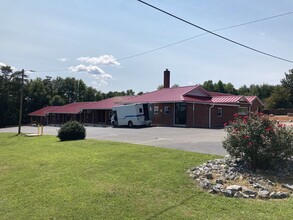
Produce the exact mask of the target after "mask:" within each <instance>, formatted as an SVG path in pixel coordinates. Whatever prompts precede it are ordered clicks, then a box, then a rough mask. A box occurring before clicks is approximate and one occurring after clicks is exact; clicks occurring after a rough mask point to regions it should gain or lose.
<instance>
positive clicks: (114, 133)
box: [0, 126, 227, 156]
mask: <svg viewBox="0 0 293 220" xmlns="http://www.w3.org/2000/svg"><path fill="white" fill-rule="evenodd" d="M21 129H22V130H21V131H22V132H23V133H30V134H36V133H38V128H37V127H33V126H22V128H21ZM58 129H59V127H54V126H44V135H57V132H58ZM17 131H18V128H17V127H10V128H1V129H0V132H14V133H17ZM86 133H87V135H86V138H87V139H97V140H110V141H119V142H126V143H133V144H141V145H148V146H155V147H163V148H171V149H178V150H184V151H191V152H199V153H206V154H215V155H221V156H224V155H227V152H226V151H225V149H224V148H223V147H222V141H223V140H224V138H225V135H226V133H225V131H224V129H200V128H179V127H144V128H112V127H90V126H87V127H86Z"/></svg>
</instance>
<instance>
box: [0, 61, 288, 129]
mask: <svg viewBox="0 0 293 220" xmlns="http://www.w3.org/2000/svg"><path fill="white" fill-rule="evenodd" d="M21 77H22V72H21V71H16V72H13V71H12V68H11V67H10V66H1V71H0V127H5V126H9V125H15V124H17V122H18V117H19V105H20V89H21V87H22V80H21ZM178 86H179V85H178V84H174V85H173V86H172V87H178ZM202 86H203V87H204V88H205V89H206V90H208V91H211V92H221V93H229V94H235V95H245V96H247V95H256V96H258V97H259V98H260V99H261V100H262V101H263V102H264V103H265V109H276V108H289V107H293V69H292V70H289V72H288V73H285V77H284V78H283V79H282V80H281V82H280V85H268V84H262V85H255V84H252V85H250V86H249V87H248V86H246V85H243V86H241V87H240V88H239V89H235V87H234V85H233V84H231V83H223V82H222V81H221V80H220V81H218V82H217V83H213V81H212V80H208V81H205V82H204V83H203V84H202ZM160 88H161V87H160V86H158V89H160ZM23 91H24V96H23V123H28V122H29V118H28V116H27V115H28V114H29V113H31V112H33V111H36V110H38V109H40V108H42V107H45V106H60V105H64V104H68V103H72V102H88V101H100V100H102V99H107V98H112V97H115V96H126V95H127V96H131V95H135V92H134V91H133V90H132V89H128V90H126V91H109V92H107V93H104V92H101V91H98V90H96V89H95V88H93V87H90V86H87V85H86V84H85V83H84V82H83V81H82V80H77V79H75V78H73V77H66V78H62V77H56V78H52V77H50V76H46V77H45V78H44V79H42V78H36V79H29V78H28V77H27V76H25V77H24V81H23ZM141 94H143V92H139V93H138V94H137V95H141Z"/></svg>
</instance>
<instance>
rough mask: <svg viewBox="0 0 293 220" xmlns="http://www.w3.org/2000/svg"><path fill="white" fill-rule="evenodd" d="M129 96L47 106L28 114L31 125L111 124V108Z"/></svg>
mask: <svg viewBox="0 0 293 220" xmlns="http://www.w3.org/2000/svg"><path fill="white" fill-rule="evenodd" d="M127 98H129V96H118V97H113V98H109V99H105V100H101V101H97V102H74V103H70V104H67V105H63V106H47V107H44V108H42V109H39V110H37V111H34V112H32V113H30V114H28V115H29V116H31V123H32V124H43V125H48V124H51V125H60V124H63V123H65V122H66V121H69V120H76V121H79V122H81V123H83V124H87V125H93V126H94V125H98V124H102V125H109V124H111V121H110V120H111V111H112V107H114V106H117V105H119V103H120V102H121V101H124V100H126V99H127Z"/></svg>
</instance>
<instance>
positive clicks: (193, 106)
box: [29, 69, 263, 128]
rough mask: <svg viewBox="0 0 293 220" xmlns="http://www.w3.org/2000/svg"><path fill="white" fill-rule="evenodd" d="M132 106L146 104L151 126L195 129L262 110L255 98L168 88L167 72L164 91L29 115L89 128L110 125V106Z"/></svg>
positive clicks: (38, 121)
mask: <svg viewBox="0 0 293 220" xmlns="http://www.w3.org/2000/svg"><path fill="white" fill-rule="evenodd" d="M135 103H148V104H149V106H150V109H149V110H150V113H151V116H152V124H153V125H156V126H180V127H197V128H220V127H223V125H224V123H226V122H228V121H230V120H233V115H234V114H235V113H238V114H239V115H247V114H248V113H249V112H260V111H262V109H263V103H262V102H261V101H260V100H259V99H258V97H257V96H239V95H231V94H224V93H216V92H209V91H206V90H205V89H204V88H203V87H201V86H200V85H194V86H182V87H175V88H170V71H168V69H167V70H165V71H164V85H163V89H160V90H156V91H153V92H148V93H145V94H142V95H138V96H119V97H113V98H109V99H105V100H101V101H96V102H75V103H70V104H67V105H64V106H47V107H44V108H42V109H39V110H37V111H34V112H32V113H30V114H29V116H31V123H36V124H43V125H61V124H63V123H65V122H67V121H69V120H76V121H79V122H81V123H83V124H85V125H88V126H100V125H110V124H111V113H112V108H113V107H115V106H119V105H127V104H135Z"/></svg>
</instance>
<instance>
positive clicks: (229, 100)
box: [212, 95, 248, 103]
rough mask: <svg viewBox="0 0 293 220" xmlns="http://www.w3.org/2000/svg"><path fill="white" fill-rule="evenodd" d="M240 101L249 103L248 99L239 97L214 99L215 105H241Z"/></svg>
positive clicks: (217, 97) (218, 97)
mask: <svg viewBox="0 0 293 220" xmlns="http://www.w3.org/2000/svg"><path fill="white" fill-rule="evenodd" d="M240 101H242V102H247V103H248V101H247V99H246V98H245V97H244V96H238V95H233V96H214V97H213V98H212V102H213V103H239V102H240Z"/></svg>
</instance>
